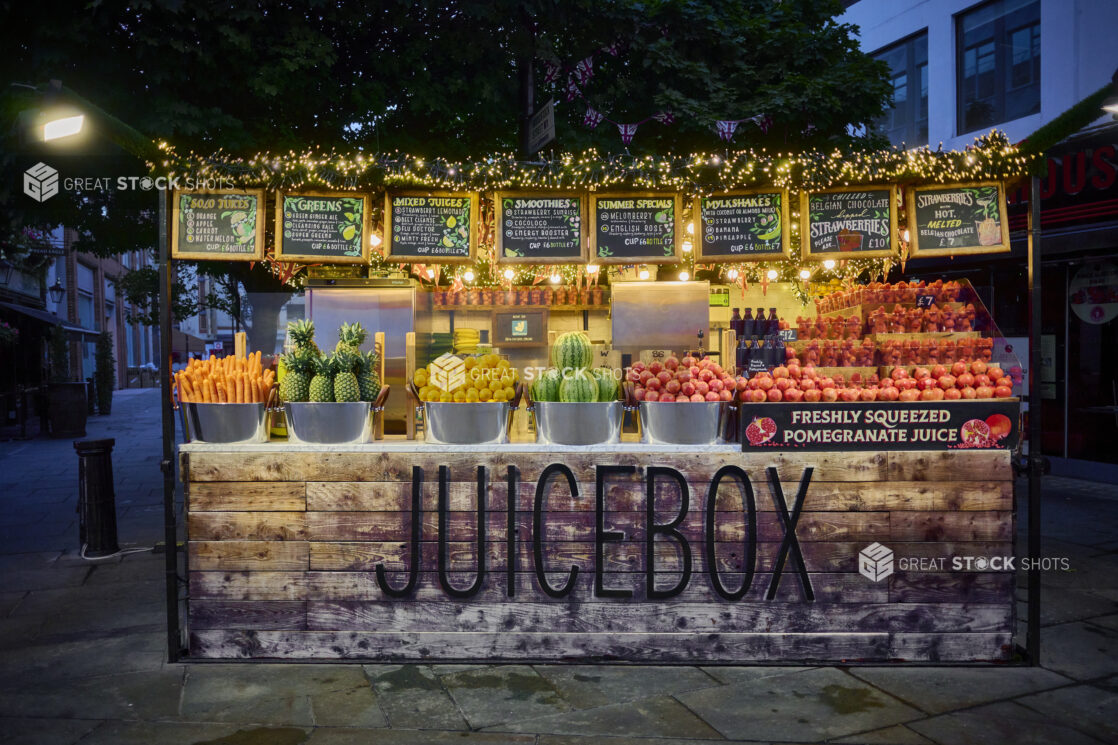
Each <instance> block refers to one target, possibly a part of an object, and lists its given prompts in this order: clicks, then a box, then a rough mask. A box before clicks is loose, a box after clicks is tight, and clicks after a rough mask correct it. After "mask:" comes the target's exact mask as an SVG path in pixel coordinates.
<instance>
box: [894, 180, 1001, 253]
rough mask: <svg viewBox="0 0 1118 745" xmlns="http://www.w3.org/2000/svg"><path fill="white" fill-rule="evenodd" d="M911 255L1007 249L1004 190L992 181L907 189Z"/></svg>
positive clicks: (996, 251)
mask: <svg viewBox="0 0 1118 745" xmlns="http://www.w3.org/2000/svg"><path fill="white" fill-rule="evenodd" d="M908 221H909V225H910V227H909V236H910V238H911V239H912V255H913V256H916V255H923V256H955V255H958V254H986V253H1003V252H1005V251H1008V250H1009V223H1008V221H1007V220H1006V214H1005V187H1004V186H1003V185H1002V184H999V183H995V182H987V183H973V184H952V185H950V186H943V185H936V186H917V187H915V188H912V189H909V190H908Z"/></svg>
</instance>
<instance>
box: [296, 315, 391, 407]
mask: <svg viewBox="0 0 1118 745" xmlns="http://www.w3.org/2000/svg"><path fill="white" fill-rule="evenodd" d="M287 333H288V336H289V337H290V338H291V341H292V343H293V345H294V346H293V348H292V349H291V351H290V352H288V353H287V354H285V355H283V358H282V361H283V366H284V370H285V374H284V376H283V379H282V380H281V381H280V389H279V394H280V398H282V399H283V400H284V401H286V402H291V403H298V402H311V403H352V402H355V401H374V400H376V397H377V394H378V393H380V376H379V375H378V374H377V365H378V363H379V359H378V357H377V354H376V352H362V351H361V345H362V344H364V343H365V338H366V337H367V336H368V332H366V331H365V329H364V328H362V327H361V324H360V323H343V324H342V326H341V328H340V329H339V330H338V343H337V345H336V346H335V347H334V351H333V353H331V354H323V353H322V351H321V350H320V349H319V348H318V345H317V344H315V342H314V323H313V322H312V321H307V320H302V321H293V322H292V323H290V324H288V326H287Z"/></svg>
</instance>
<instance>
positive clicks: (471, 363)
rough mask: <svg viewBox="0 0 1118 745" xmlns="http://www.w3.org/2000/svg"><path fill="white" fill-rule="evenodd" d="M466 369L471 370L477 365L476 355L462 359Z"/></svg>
mask: <svg viewBox="0 0 1118 745" xmlns="http://www.w3.org/2000/svg"><path fill="white" fill-rule="evenodd" d="M463 364H465V365H466V369H467V370H473V369H474V368H475V367H477V357H467V358H466V359H465V361H464V363H463Z"/></svg>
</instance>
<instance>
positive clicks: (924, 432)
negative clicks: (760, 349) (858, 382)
mask: <svg viewBox="0 0 1118 745" xmlns="http://www.w3.org/2000/svg"><path fill="white" fill-rule="evenodd" d="M1019 409H1020V405H1019V404H1018V402H1017V401H1009V400H1002V401H996V400H983V401H951V402H947V401H921V402H907V401H906V402H903V403H902V402H895V403H894V402H881V401H877V402H871V401H866V402H848V403H833V404H828V403H807V404H795V403H774V404H745V405H744V406H743V408H742V417H741V422H742V427H743V430H742V438H741V442H742V450H745V451H750V450H760V449H762V448H775V449H779V450H836V449H839V450H974V449H980V450H1012V449H1013V448H1015V447H1016V446H1017V440H1018V438H1019V436H1020V432H1019V421H1018V420H1019V418H1020V416H1019Z"/></svg>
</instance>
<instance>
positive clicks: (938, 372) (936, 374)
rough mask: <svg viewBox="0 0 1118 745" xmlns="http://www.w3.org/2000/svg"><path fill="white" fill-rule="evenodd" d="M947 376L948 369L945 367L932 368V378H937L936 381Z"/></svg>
mask: <svg viewBox="0 0 1118 745" xmlns="http://www.w3.org/2000/svg"><path fill="white" fill-rule="evenodd" d="M946 374H947V368H946V367H944V366H943V365H936V366H935V367H933V368H932V377H933V378H935V379H936V380H939V379H940V378H942V377H943V376H944V375H946Z"/></svg>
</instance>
